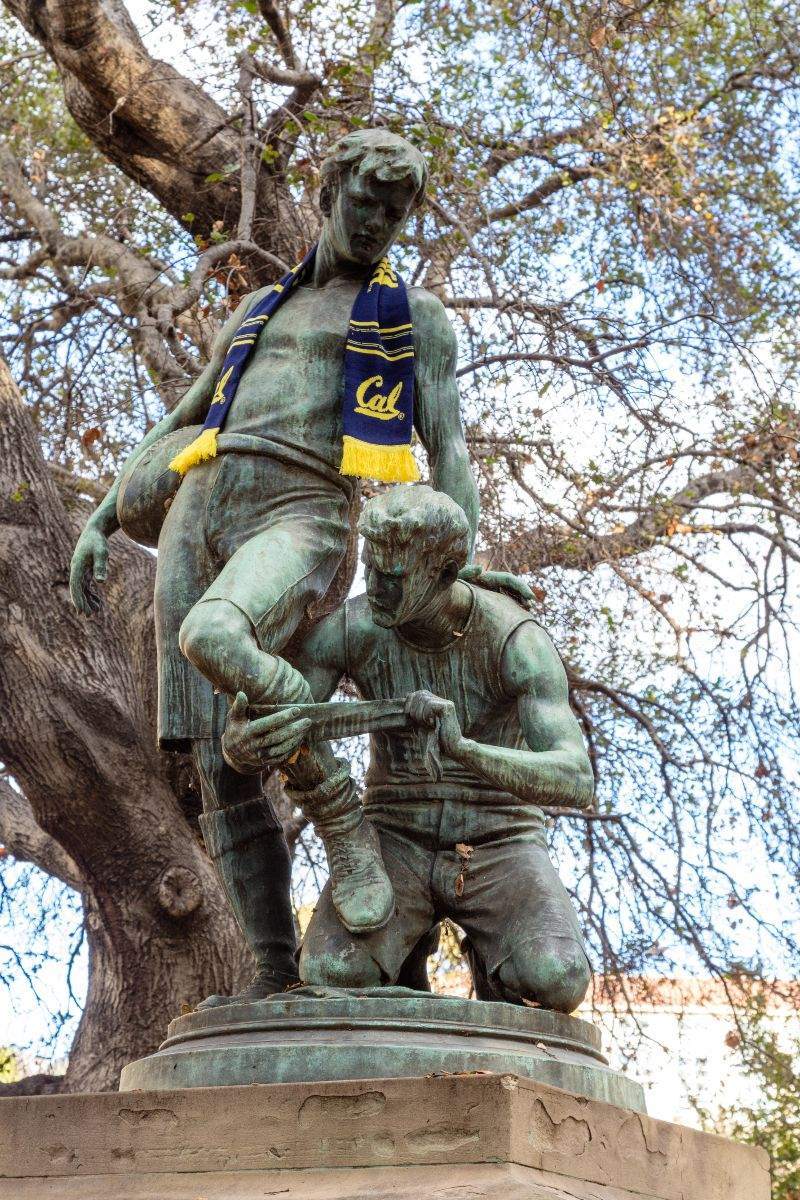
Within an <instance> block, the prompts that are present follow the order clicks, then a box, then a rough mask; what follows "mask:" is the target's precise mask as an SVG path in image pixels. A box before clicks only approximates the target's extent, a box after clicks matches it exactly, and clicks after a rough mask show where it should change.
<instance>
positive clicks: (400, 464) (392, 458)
mask: <svg viewBox="0 0 800 1200" xmlns="http://www.w3.org/2000/svg"><path fill="white" fill-rule="evenodd" d="M342 440H343V443H344V445H343V449H342V465H341V467H340V468H339V473H340V474H341V475H359V476H360V477H361V478H362V479H379V480H380V481H381V482H382V483H416V481H417V480H418V479H419V468H418V466H417V464H416V463H415V462H414V456H413V454H412V453H411V447H410V446H376V445H375V444H374V443H373V442H362V441H361V440H360V439H359V438H354V437H349V436H348V435H347V434H345V435H344V438H343V439H342Z"/></svg>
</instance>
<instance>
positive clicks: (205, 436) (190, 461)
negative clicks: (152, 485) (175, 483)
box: [169, 429, 219, 475]
mask: <svg viewBox="0 0 800 1200" xmlns="http://www.w3.org/2000/svg"><path fill="white" fill-rule="evenodd" d="M218 433H219V429H204V430H203V432H202V433H200V434H198V436H197V437H196V438H195V439H194V441H193V442H189V445H188V446H185V447H184V449H183V450H181V451H179V452H178V454H176V455H175V457H174V458H173V459H172V460H171V461H170V464H169V469H170V471H177V473H178V474H179V475H185V474H186V472H187V471H189V470H191V468H192V467H196V466H197V464H198V463H201V462H205V461H206V459H207V458H216V456H217V434H218Z"/></svg>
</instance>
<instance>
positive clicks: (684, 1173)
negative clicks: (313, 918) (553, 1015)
mask: <svg viewBox="0 0 800 1200" xmlns="http://www.w3.org/2000/svg"><path fill="white" fill-rule="evenodd" d="M265 1196H279V1197H281V1198H282V1200H344V1198H345V1197H346V1198H347V1200H388V1198H389V1197H391V1200H455V1198H456V1196H458V1197H462V1196H463V1197H464V1198H465V1200H466V1198H467V1197H469V1198H470V1200H497V1197H498V1196H502V1197H503V1200H544V1198H545V1197H552V1198H553V1200H555V1198H556V1197H558V1198H559V1200H769V1164H768V1159H767V1155H766V1154H765V1152H764V1151H763V1150H759V1149H756V1148H754V1147H752V1146H740V1145H737V1144H736V1143H735V1142H729V1141H727V1140H725V1139H724V1138H718V1137H713V1136H711V1135H709V1134H704V1133H699V1132H697V1131H696V1130H693V1129H686V1128H683V1127H682V1126H679V1125H669V1124H667V1122H665V1121H653V1120H651V1119H650V1118H649V1117H646V1116H644V1115H643V1114H642V1113H640V1112H631V1111H630V1110H629V1109H625V1108H616V1107H613V1106H612V1105H610V1104H603V1103H601V1102H599V1101H595V1100H587V1099H585V1098H584V1097H582V1096H573V1095H570V1094H569V1093H567V1092H562V1091H558V1090H557V1089H555V1088H549V1087H546V1086H545V1085H543V1084H540V1083H536V1082H533V1081H532V1080H529V1079H518V1078H515V1077H513V1076H509V1075H483V1074H466V1075H444V1076H442V1075H439V1076H433V1077H427V1078H423V1079H369V1080H362V1081H360V1082H354V1081H350V1082H341V1083H311V1084H308V1083H291V1084H271V1085H268V1086H259V1085H253V1086H252V1087H232V1088H214V1087H212V1088H187V1089H184V1090H178V1091H157V1092H123V1093H119V1092H117V1093H113V1092H107V1093H103V1094H100V1095H73V1096H35V1097H30V1098H24V1099H23V1098H19V1099H13V1100H11V1099H9V1100H0V1200H109V1197H113V1198H114V1200H199V1198H200V1197H202V1198H203V1200H264V1197H265Z"/></svg>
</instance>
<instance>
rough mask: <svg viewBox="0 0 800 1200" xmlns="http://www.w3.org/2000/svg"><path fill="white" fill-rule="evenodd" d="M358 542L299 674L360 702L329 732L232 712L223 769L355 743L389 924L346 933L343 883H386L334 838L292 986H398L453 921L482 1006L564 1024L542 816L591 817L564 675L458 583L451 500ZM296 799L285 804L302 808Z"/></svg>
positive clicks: (344, 776)
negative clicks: (359, 742) (366, 760)
mask: <svg viewBox="0 0 800 1200" xmlns="http://www.w3.org/2000/svg"><path fill="white" fill-rule="evenodd" d="M359 528H360V532H361V533H362V534H363V536H364V543H365V548H364V565H365V569H366V584H367V591H366V595H364V596H359V597H357V598H356V599H354V600H350V601H348V602H347V603H346V604H345V605H344V606H343V607H342V608H340V609H339V610H338V611H337V612H334V613H333V614H331V615H330V616H329V617H327V618H325V619H324V620H322V621H321V622H319V623H318V624H317V625H316V626H315V627H314V629H313V630H312V632H311V633H310V635H309V636H308V638H307V639H306V640H305V642H304V644H303V646H302V648H301V649H300V650H299V652H298V656H297V658H296V660H295V661H296V665H297V668H298V669H299V670H300V671H301V672H302V674H303V675H304V677H305V678H306V679H307V680H308V683H309V685H310V688H311V692H312V693H313V698H314V700H315V701H325V700H326V699H328V698H329V697H330V696H331V695H332V694H333V692H334V691H335V689H336V688H337V686H338V685H339V683H340V681H341V679H342V678H343V677H344V676H347V677H348V678H349V679H350V680H352V682H353V683H354V684H355V686H356V688H357V689H358V691H359V693H360V695H361V696H362V698H363V700H364V701H365V702H366V703H361V704H358V703H354V704H351V705H347V704H342V705H335V706H330V707H331V709H332V710H333V711H332V712H331V713H330V714H326V712H325V706H324V704H313V705H311V706H303V705H300V706H288V707H284V708H282V709H279V710H278V711H273V712H270V713H268V714H265V715H262V716H260V717H255V719H250V720H248V714H247V711H246V710H247V699H246V697H245V696H239V697H237V701H236V703H235V705H234V707H233V709H232V710H231V714H230V718H229V722H228V727H227V730H226V733H225V737H224V741H223V746H224V750H225V753H226V756H227V758H228V760H229V761H230V762H231V763H233V764H234V765H235V766H237V767H238V768H239V769H240V770H252V769H253V767H254V766H255V765H257V764H258V765H261V766H264V765H273V766H274V765H279V764H281V763H285V762H286V761H287V760H288V759H290V758H291V757H293V756H294V755H296V754H297V753H298V752H299V751H301V749H302V748H303V747H309V746H310V747H311V754H312V756H314V755H317V756H320V758H321V756H322V750H323V746H324V753H326V754H330V750H329V748H328V747H327V746H325V744H324V743H323V742H322V741H321V740H320V737H321V736H322V735H325V734H327V735H331V736H337V737H341V736H343V735H345V734H354V733H358V732H364V731H367V730H368V731H369V732H370V738H371V743H370V747H371V752H370V764H369V769H368V771H367V776H366V786H365V792H364V810H365V812H366V814H367V817H368V820H369V822H370V823H371V825H372V826H373V827H374V829H376V830H377V832H378V838H379V842H380V850H381V854H382V858H383V862H384V864H385V867H386V872H387V875H388V879H389V881H390V883H391V885H392V889H393V892H394V898H395V905H396V909H395V912H394V914H393V915H392V916H391V918H390V919H389V920H388V922H387V923H385V924H384V925H383V926H382V928H380V929H378V930H375V931H371V932H364V931H361V932H357V933H353V932H352V931H350V930H348V929H347V928H346V927H345V923H343V921H342V920H341V919H340V915H338V914H337V909H339V908H340V905H339V903H337V895H336V892H337V886H339V881H340V880H341V879H342V878H345V879H347V880H348V882H349V885H350V886H351V887H360V888H361V889H362V890H364V891H365V892H367V893H369V892H371V891H374V890H375V889H376V888H377V889H380V888H381V886H382V885H383V880H382V878H381V877H380V876H379V875H378V874H377V873H376V872H375V868H374V865H372V864H371V863H370V862H369V861H368V857H369V848H368V847H367V848H366V849H360V848H359V847H357V846H356V848H353V846H352V845H349V844H348V839H347V838H345V839H342V841H341V844H339V843H338V842H336V841H335V842H334V843H333V844H332V845H328V857H329V861H330V866H331V881H330V883H329V884H328V885H327V887H326V888H325V890H324V892H323V894H322V896H321V898H320V900H319V903H318V905H317V908H316V910H315V912H314V916H313V917H312V920H311V923H310V926H309V928H308V931H307V933H306V937H305V940H304V943H303V949H302V953H301V957H300V975H301V978H302V979H303V981H304V982H305V983H308V984H315V985H323V986H325V985H327V986H334V987H355V988H363V987H375V986H378V985H380V984H394V983H395V982H396V981H397V980H398V979H399V978H401V975H402V972H403V969H404V965H405V964H406V963H407V961H408V960H409V958H412V959H413V956H414V953H415V950H416V949H417V947H419V946H424V945H425V944H426V942H427V941H428V939H429V937H430V934H431V932H432V930H433V929H434V928H435V926H436V925H437V923H438V921H439V920H440V919H441V918H442V917H450V918H452V919H453V920H454V921H455V922H457V923H458V925H459V926H461V928H462V929H463V930H464V931H465V933H466V935H467V947H468V956H469V959H470V964H471V967H472V972H473V978H474V981H475V986H476V994H477V995H478V997H479V998H482V999H494V1000H506V1001H511V1002H513V1003H517V1004H520V1003H523V1002H527V1003H533V1004H537V1005H540V1006H542V1007H545V1008H551V1009H556V1010H559V1011H561V1012H566V1013H569V1012H571V1011H572V1010H573V1009H574V1008H576V1007H577V1005H578V1004H579V1003H580V1001H581V1000H582V999H583V997H584V994H585V992H586V988H587V986H588V982H589V965H588V962H587V959H586V954H585V951H584V948H583V941H582V938H581V934H580V931H579V928H578V923H577V919H576V917H575V914H574V912H573V909H572V905H571V903H570V901H569V898H568V896H567V893H566V891H565V889H564V887H563V885H562V884H561V881H560V880H559V878H558V876H557V874H556V872H555V870H554V868H553V866H552V864H551V862H550V859H549V856H548V853H547V849H546V844H545V837H544V819H543V816H542V813H541V811H540V809H539V807H538V806H539V805H540V804H568V805H578V806H581V805H584V806H585V805H587V804H588V803H589V802H590V800H591V797H592V792H593V778H592V770H591V766H590V764H589V760H588V757H587V754H586V750H585V748H584V744H583V739H582V736H581V733H580V729H579V726H578V723H577V721H576V719H575V717H574V715H573V713H572V711H571V709H570V706H569V700H568V692H567V681H566V675H565V673H564V668H563V666H562V664H561V661H560V659H559V657H558V655H557V653H556V651H555V650H554V648H553V646H552V643H551V642H550V639H549V638H548V637H547V634H546V633H545V632H544V631H543V630H542V629H541V628H540V626H539V625H537V624H536V622H535V621H534V620H533V619H532V617H531V616H530V614H529V613H528V612H527V610H526V609H524V608H522V607H521V606H520V605H519V604H518V603H517V602H516V601H515V600H514V599H513V598H511V597H510V596H507V595H504V594H502V593H501V592H497V591H490V590H487V589H485V588H483V587H480V586H474V585H471V584H468V583H465V582H464V581H462V580H460V579H459V577H458V576H459V571H460V570H461V568H462V567H463V565H464V563H465V562H466V559H467V555H468V552H469V546H470V540H471V531H470V528H469V524H468V522H467V520H466V517H465V515H464V513H463V510H462V509H461V508H460V507H459V506H458V505H457V504H456V503H455V502H454V501H453V500H452V499H450V497H448V496H445V495H443V494H441V493H437V492H435V491H433V490H432V489H430V488H428V487H426V486H407V485H404V486H400V487H397V488H394V489H392V490H391V491H390V492H388V493H386V494H385V495H383V496H380V497H378V498H376V499H373V500H371V501H370V502H369V503H368V504H367V505H366V506H365V508H364V511H363V515H362V518H361V521H360V523H359ZM398 697H405V699H400V700H398V699H397V698H398ZM432 735H433V738H434V740H435V742H436V743H437V745H436V746H435V748H434V747H432V746H431V736H432ZM352 786H353V785H352V780H351V779H350V777H349V771H348V769H347V767H346V765H341V766H340V767H339V769H338V770H337V771H334V773H333V774H332V775H331V776H329V777H328V778H326V779H325V780H324V782H323V783H321V784H320V785H318V787H317V789H316V790H317V791H318V792H320V793H324V795H325V798H326V802H330V798H331V797H336V796H349V795H350V793H351V789H352ZM311 794H313V793H306V794H305V796H301V795H298V796H297V798H298V800H303V801H304V802H305V803H306V804H308V801H309V796H310V795H311ZM323 836H324V835H323ZM327 843H328V839H326V844H327ZM359 855H360V861H359ZM340 857H341V858H342V859H343V860H344V861H341V862H340V861H338V860H339V858H340ZM362 902H363V903H365V901H362Z"/></svg>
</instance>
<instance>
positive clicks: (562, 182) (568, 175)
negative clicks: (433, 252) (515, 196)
mask: <svg viewBox="0 0 800 1200" xmlns="http://www.w3.org/2000/svg"><path fill="white" fill-rule="evenodd" d="M596 174H597V171H596V169H595V168H594V167H562V168H561V169H560V170H558V171H554V172H553V173H552V174H551V175H548V176H547V177H546V178H545V179H543V180H542V182H541V183H538V184H537V185H536V187H535V188H531V190H530V191H529V192H527V193H526V194H525V195H524V196H521V197H520V198H519V200H512V201H510V203H508V204H500V205H498V206H497V207H496V208H491V209H489V212H488V213H487V214H486V216H485V218H483V220H482V221H481V222H480V224H481V225H489V224H491V223H492V222H493V221H505V220H508V218H509V217H518V216H520V214H521V213H524V212H530V210H531V209H532V208H539V206H540V205H542V204H544V202H545V200H549V199H550V197H551V196H554V195H556V193H557V192H561V191H563V190H564V188H566V187H570V186H571V185H572V184H573V183H580V182H581V180H583V179H591V177H592V176H593V175H596Z"/></svg>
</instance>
